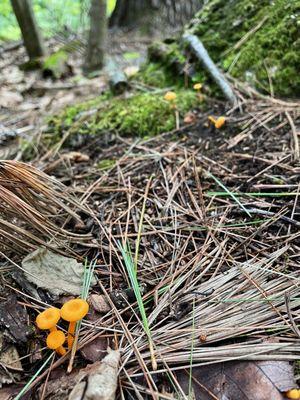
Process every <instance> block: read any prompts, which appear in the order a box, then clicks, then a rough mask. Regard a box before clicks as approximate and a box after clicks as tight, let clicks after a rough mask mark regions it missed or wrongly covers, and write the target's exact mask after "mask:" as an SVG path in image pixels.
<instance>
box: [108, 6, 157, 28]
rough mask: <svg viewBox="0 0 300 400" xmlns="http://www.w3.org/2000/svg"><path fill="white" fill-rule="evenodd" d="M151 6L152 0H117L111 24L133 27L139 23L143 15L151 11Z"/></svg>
mask: <svg viewBox="0 0 300 400" xmlns="http://www.w3.org/2000/svg"><path fill="white" fill-rule="evenodd" d="M151 7H152V1H151V0H117V4H116V7H115V9H114V12H113V13H112V16H111V17H110V21H109V25H110V26H111V27H113V26H119V27H122V26H123V27H133V26H135V25H138V24H139V22H140V19H141V17H144V16H145V15H146V14H147V12H149V11H151Z"/></svg>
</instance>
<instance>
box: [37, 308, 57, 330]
mask: <svg viewBox="0 0 300 400" xmlns="http://www.w3.org/2000/svg"><path fill="white" fill-rule="evenodd" d="M59 319H60V311H59V309H58V308H56V307H50V308H47V309H46V310H45V311H43V312H41V313H40V314H39V315H38V316H37V317H36V324H37V326H38V328H39V329H49V330H50V332H54V331H56V330H57V328H56V324H57V323H58V321H59Z"/></svg>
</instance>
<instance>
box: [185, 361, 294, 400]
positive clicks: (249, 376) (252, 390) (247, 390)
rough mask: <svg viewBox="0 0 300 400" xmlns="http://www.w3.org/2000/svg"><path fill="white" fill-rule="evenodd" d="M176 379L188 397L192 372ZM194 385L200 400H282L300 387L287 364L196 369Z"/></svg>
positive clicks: (235, 364) (229, 364) (247, 363)
mask: <svg viewBox="0 0 300 400" xmlns="http://www.w3.org/2000/svg"><path fill="white" fill-rule="evenodd" d="M177 379H178V382H179V384H180V386H181V387H182V388H183V390H184V392H185V393H188V391H189V371H187V370H186V371H180V372H178V373H177ZM192 383H193V390H194V393H195V398H196V399H197V400H198V399H201V400H211V399H213V398H217V399H219V400H229V399H239V400H258V399H259V400H270V399H272V400H282V399H284V396H283V394H282V393H283V392H286V391H287V390H289V389H292V388H295V387H296V386H297V385H296V383H295V381H294V374H293V367H292V365H291V364H290V363H288V362H286V361H256V362H254V361H253V362H252V361H241V362H227V363H220V364H213V365H207V366H203V367H196V368H193V371H192ZM213 396H215V397H213Z"/></svg>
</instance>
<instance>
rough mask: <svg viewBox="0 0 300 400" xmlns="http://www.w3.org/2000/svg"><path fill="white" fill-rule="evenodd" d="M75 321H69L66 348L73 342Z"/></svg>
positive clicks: (69, 347) (70, 346)
mask: <svg viewBox="0 0 300 400" xmlns="http://www.w3.org/2000/svg"><path fill="white" fill-rule="evenodd" d="M76 322H77V321H74V322H70V325H69V329H68V349H71V348H72V346H73V342H74V334H75V328H76Z"/></svg>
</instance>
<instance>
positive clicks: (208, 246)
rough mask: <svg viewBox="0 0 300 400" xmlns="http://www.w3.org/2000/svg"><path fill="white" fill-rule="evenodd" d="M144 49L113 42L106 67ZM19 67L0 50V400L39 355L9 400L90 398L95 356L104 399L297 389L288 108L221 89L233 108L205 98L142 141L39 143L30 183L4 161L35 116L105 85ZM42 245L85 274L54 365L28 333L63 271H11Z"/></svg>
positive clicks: (297, 164) (41, 120)
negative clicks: (110, 390)
mask: <svg viewBox="0 0 300 400" xmlns="http://www.w3.org/2000/svg"><path fill="white" fill-rule="evenodd" d="M147 42H148V40H147V39H145V40H142V41H140V42H138V43H136V42H134V41H133V43H131V42H130V41H129V40H128V41H127V42H126V41H125V43H123V44H122V45H119V47H117V46H116V47H114V51H115V57H117V58H118V60H119V61H120V59H121V57H122V54H124V52H125V53H127V54H131V56H129V57H127V61H126V57H125V61H124V67H126V66H127V64H128V65H132V53H139V56H138V58H136V64H137V65H139V64H140V61H141V60H143V59H144V57H145V51H146V45H147ZM53 46H55V43H54V44H53ZM23 58H24V53H23V49H22V48H16V49H14V50H6V51H4V52H2V60H1V66H2V70H3V74H2V75H1V78H0V79H1V89H0V92H1V95H0V144H1V149H0V150H1V156H0V158H1V159H2V161H1V169H0V182H1V185H2V187H4V188H5V190H6V191H4V192H3V193H4V194H6V197H5V196H4V194H2V195H1V196H2V201H3V202H4V203H5V204H6V206H7V207H8V209H9V212H3V208H2V206H1V209H0V210H1V221H0V234H1V237H2V239H3V242H2V243H1V247H0V250H1V253H0V254H1V256H2V262H1V299H0V301H1V302H0V326H1V332H0V348H1V354H0V362H1V370H0V384H1V383H2V384H3V388H2V389H0V398H1V399H10V398H11V396H16V395H17V394H18V393H19V392H20V390H21V389H22V387H24V385H25V384H26V382H28V380H29V379H30V378H31V377H32V376H33V374H35V372H36V371H37V370H38V369H39V368H40V367H41V366H42V365H43V364H44V362H45V361H47V360H48V363H46V365H45V366H44V368H43V370H41V371H40V372H39V374H38V375H35V376H34V379H33V381H32V383H31V385H30V387H29V388H28V391H27V393H26V394H25V395H24V396H23V398H24V399H26V398H27V399H29V398H32V399H41V398H42V399H52V400H53V399H54V400H55V399H57V400H58V399H61V400H62V399H71V398H82V399H86V398H87V397H85V392H84V391H83V392H82V390H83V389H82V387H81V388H79V387H77V385H75V383H76V382H77V381H78V380H80V379H81V380H83V381H84V380H85V381H88V382H89V384H90V385H91V387H92V383H91V382H92V377H93V373H94V376H97V375H96V374H95V371H98V369H97V368H99V365H98V364H97V362H98V361H100V360H103V358H104V357H105V356H106V355H107V354H112V353H111V352H110V350H109V349H113V350H116V351H119V352H120V355H121V363H120V364H119V365H120V367H119V368H118V367H117V366H115V367H113V366H111V370H110V374H115V375H116V376H117V375H118V380H117V383H118V398H120V399H135V398H136V399H145V398H153V399H154V398H155V399H158V398H159V399H179V398H182V399H192V398H196V399H225V398H232V399H240V400H244V399H245V400H250V399H253V400H258V399H260V400H267V399H272V400H277V399H283V398H285V397H284V396H285V393H286V391H288V390H289V389H292V388H294V387H297V384H296V381H298V380H299V366H298V365H297V361H298V360H299V358H300V332H299V328H298V325H299V320H300V314H299V307H300V297H299V295H298V292H299V281H300V274H299V257H300V241H299V226H300V209H299V205H298V197H299V193H300V183H299V173H300V152H299V129H298V126H297V123H298V122H297V121H298V118H299V109H300V103H299V102H298V101H293V102H289V101H284V100H279V99H275V98H271V97H265V96H261V95H259V94H258V93H256V92H255V91H254V90H252V89H250V88H248V87H246V86H245V85H243V84H240V83H238V82H234V86H235V92H236V94H237V96H238V98H239V106H238V107H234V108H231V107H228V105H227V104H226V103H225V102H223V101H221V100H216V99H209V98H206V100H205V107H202V105H201V104H199V106H195V107H194V108H193V109H191V110H190V112H189V113H188V114H186V115H184V116H182V118H181V119H180V126H179V128H175V129H173V130H172V131H170V132H165V133H163V134H161V135H158V136H155V137H150V138H149V137H146V138H145V137H144V138H142V137H139V136H138V132H135V134H134V135H132V136H130V135H129V136H125V137H124V136H120V135H119V134H118V132H117V131H110V130H108V131H107V132H104V133H102V134H101V135H94V136H91V137H88V140H86V141H85V142H84V143H82V144H81V145H80V147H79V148H78V147H77V148H73V147H72V146H71V145H67V146H65V147H64V148H61V149H57V148H56V147H54V148H43V152H42V153H36V154H38V156H37V155H35V157H34V159H33V160H32V163H33V165H34V166H35V167H37V168H39V170H38V171H37V170H36V169H34V167H29V166H27V167H26V166H25V165H24V164H16V163H15V161H5V159H6V160H20V161H22V160H23V155H24V150H26V149H27V147H26V146H28V143H31V138H32V137H35V139H36V137H40V139H39V140H37V141H36V142H35V143H39V141H42V136H43V134H42V131H43V130H44V128H45V126H46V125H47V123H46V119H45V118H46V117H47V116H48V115H52V114H54V113H57V112H58V111H59V110H61V109H62V108H64V107H65V106H66V105H71V104H73V103H76V102H78V101H82V100H86V99H90V98H93V97H95V96H99V95H100V94H101V93H102V92H104V91H105V90H107V80H106V79H105V77H103V76H99V77H95V78H92V79H86V78H82V77H80V79H79V78H78V76H77V78H76V74H75V78H74V76H73V77H67V78H65V79H64V80H62V81H56V82H53V81H52V80H50V79H49V80H45V79H41V77H40V76H39V75H38V73H36V72H33V73H26V74H24V73H23V72H21V71H20V70H19V69H18V67H17V65H18V64H19V63H20V61H21V60H22V59H23ZM123 58H124V57H123ZM70 61H71V64H72V63H73V66H72V68H73V69H74V71H76V69H78V68H79V61H78V58H77V59H75V60H70ZM211 115H213V116H216V117H217V116H221V115H222V116H225V118H226V123H225V125H224V126H223V127H222V128H220V129H216V128H215V127H214V126H213V125H212V124H210V123H209V120H208V117H209V116H211ZM184 119H185V122H184ZM20 136H21V137H23V139H24V138H25V139H26V141H24V140H23V142H22V143H23V144H24V143H25V145H24V147H20V142H19V139H18V138H19V137H20ZM42 171H43V172H42ZM44 173H46V174H48V175H45V174H44ZM54 177H55V178H56V179H53V178H54ZM16 226H17V227H18V229H17V230H16V228H15V227H16ZM42 246H47V247H48V251H49V252H50V251H56V249H59V251H58V253H59V254H58V255H57V257H70V258H76V259H77V260H79V261H81V262H82V263H84V262H85V260H88V264H89V265H92V266H93V268H94V276H95V278H96V279H95V281H94V280H92V282H90V288H89V303H90V312H89V314H88V317H87V318H86V319H85V320H84V322H83V324H82V326H81V330H80V337H79V341H78V352H77V353H76V356H75V358H74V359H73V360H72V358H71V360H72V361H71V362H70V361H69V354H67V355H66V356H63V357H58V356H56V358H54V357H53V356H52V355H50V357H49V355H48V353H47V351H48V350H47V349H45V335H44V334H43V332H41V331H38V330H37V329H36V326H35V318H36V315H37V312H38V311H42V310H43V309H44V308H45V306H47V305H50V306H57V307H60V306H61V305H62V304H63V303H64V302H65V301H66V299H68V298H69V297H70V295H71V294H76V291H77V289H78V282H77V286H76V283H74V282H75V278H74V282H73V280H72V279H71V278H70V276H69V275H70V273H69V272H68V273H67V274H63V273H62V272H59V275H55V271H54V270H51V271H52V272H51V274H54V275H53V276H52V275H51V274H50V272H49V270H47V273H46V274H45V273H44V274H43V272H42V271H40V272H39V275H40V276H39V280H36V279H35V278H34V277H32V278H30V275H31V273H30V272H29V270H28V269H27V268H29V267H30V266H31V267H32V264H34V265H33V268H38V266H37V265H35V263H34V262H31V263H30V259H29V262H28V260H27V262H24V260H23V258H24V256H25V255H26V254H28V253H30V252H32V251H35V250H37V251H38V256H39V257H41V258H43V257H46V256H45V253H44V251H42V250H41V249H40V248H41V247H42ZM35 258H38V257H37V256H36V254H35V256H32V258H31V260H34V259H35ZM56 262H57V263H61V264H62V265H64V263H66V259H64V258H62V259H59V258H57V259H56ZM74 268H75V267H74ZM31 271H32V270H31ZM37 271H38V270H37V269H34V273H37ZM74 274H75V275H76V273H75V272H74ZM41 281H42V282H41ZM70 281H72V282H73V283H74V285H75V286H74V287H75V289H74V290H73V291H70V288H68V287H67V284H68V283H70ZM79 289H80V288H79ZM60 326H61V328H62V329H66V326H65V325H64V324H63V323H60ZM48 357H49V358H48ZM67 367H68V368H69V371H71V372H70V373H69V374H67V372H66V370H67ZM295 367H296V368H295ZM116 379H117V378H116ZM73 387H77V389H76V390H77V392H76V390H75V394H74V393H73V396H75V395H77V396H79V395H78V393H81V397H69V396H70V391H71V390H72V389H73ZM80 391H81V392H80ZM193 396H194V397H193Z"/></svg>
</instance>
